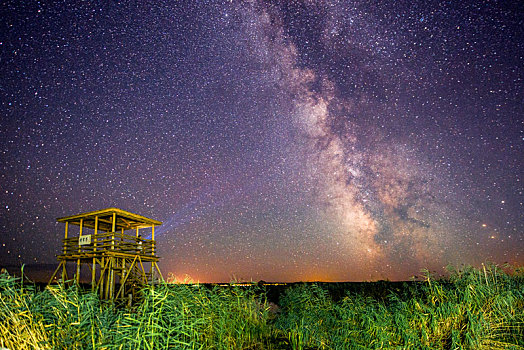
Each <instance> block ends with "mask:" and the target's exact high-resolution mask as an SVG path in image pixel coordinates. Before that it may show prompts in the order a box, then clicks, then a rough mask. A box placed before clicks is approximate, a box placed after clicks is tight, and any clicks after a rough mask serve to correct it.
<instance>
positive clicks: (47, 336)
mask: <svg viewBox="0 0 524 350" xmlns="http://www.w3.org/2000/svg"><path fill="white" fill-rule="evenodd" d="M451 270H452V271H451V275H450V277H449V278H448V279H445V280H436V279H434V278H432V277H431V276H429V274H426V276H425V281H421V282H419V283H411V284H406V287H405V288H404V289H401V290H396V291H390V292H388V293H386V294H385V297H384V298H371V297H370V296H368V295H364V294H363V293H346V294H345V296H344V297H342V298H337V300H336V301H334V299H333V298H332V296H331V295H332V294H333V293H332V291H331V292H328V288H325V287H323V286H322V285H318V284H303V285H301V284H298V285H293V286H290V287H289V288H287V289H285V290H284V292H283V294H282V295H281V296H280V298H279V302H278V303H279V308H278V310H275V307H274V306H273V305H271V304H270V303H269V302H268V300H267V294H266V291H265V290H264V288H263V287H260V286H258V285H255V284H254V285H253V286H249V287H234V286H232V287H218V286H215V287H212V288H210V287H208V286H201V285H200V286H195V285H183V284H178V285H168V284H163V285H158V286H155V287H148V288H146V289H144V290H143V291H142V299H141V301H140V302H139V303H137V304H136V305H134V306H133V308H131V309H129V308H126V307H118V306H114V305H112V304H110V303H108V302H101V301H100V300H99V299H98V297H97V296H96V295H95V294H92V293H90V292H82V291H80V290H79V288H78V287H75V286H73V287H67V288H66V287H64V286H61V285H58V286H52V287H48V288H46V289H45V290H43V291H40V290H38V288H36V287H35V286H34V285H32V284H27V283H23V281H22V280H21V279H17V278H14V277H11V276H8V275H7V274H3V275H0V347H4V348H8V349H12V350H14V349H17V350H18V349H524V272H523V270H522V269H517V268H513V269H512V271H511V272H510V273H506V272H503V271H502V270H501V269H499V268H497V267H495V266H488V267H485V268H481V269H473V268H470V267H468V268H465V269H463V270H461V271H457V270H453V269H451ZM510 270H511V268H510Z"/></svg>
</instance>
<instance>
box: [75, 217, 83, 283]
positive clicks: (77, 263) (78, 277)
mask: <svg viewBox="0 0 524 350" xmlns="http://www.w3.org/2000/svg"><path fill="white" fill-rule="evenodd" d="M83 225H84V219H80V234H79V236H78V240H79V242H78V254H80V238H81V237H82V228H83ZM76 283H77V284H78V283H80V258H78V259H77V260H76Z"/></svg>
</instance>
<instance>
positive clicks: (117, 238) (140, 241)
mask: <svg viewBox="0 0 524 350" xmlns="http://www.w3.org/2000/svg"><path fill="white" fill-rule="evenodd" d="M86 236H87V235H86ZM90 236H91V243H89V244H83V245H80V244H79V238H80V237H78V236H77V237H71V238H65V239H63V250H62V251H63V255H75V254H81V253H103V252H109V251H112V252H114V251H117V252H121V253H128V254H139V255H144V256H154V248H155V242H154V241H153V240H151V239H145V238H141V237H136V236H131V235H127V234H123V233H119V232H104V233H97V234H91V235H90Z"/></svg>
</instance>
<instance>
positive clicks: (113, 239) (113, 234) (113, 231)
mask: <svg viewBox="0 0 524 350" xmlns="http://www.w3.org/2000/svg"><path fill="white" fill-rule="evenodd" d="M115 230H116V213H113V225H112V231H111V249H115Z"/></svg>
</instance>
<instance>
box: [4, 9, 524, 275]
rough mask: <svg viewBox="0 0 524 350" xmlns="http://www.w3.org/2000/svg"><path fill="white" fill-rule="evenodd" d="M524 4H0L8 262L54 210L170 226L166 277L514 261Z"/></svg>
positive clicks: (41, 258) (519, 235) (41, 244)
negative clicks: (110, 213) (118, 213)
mask: <svg viewBox="0 0 524 350" xmlns="http://www.w3.org/2000/svg"><path fill="white" fill-rule="evenodd" d="M523 13H524V11H523V8H522V6H520V5H516V4H505V3H501V2H480V1H479V2H475V1H466V2H461V3H455V4H453V3H451V4H450V3H442V2H438V1H434V2H424V4H423V6H422V5H420V6H419V5H417V4H414V3H412V2H402V1H397V2H394V3H386V2H384V3H380V4H372V3H369V2H365V1H362V2H358V1H357V2H355V1H352V2H344V1H336V2H335V1H328V2H324V1H322V2H320V1H319V2H317V1H304V2H299V1H293V2H288V1H282V2H272V3H269V2H257V1H254V2H251V1H249V2H236V1H233V2H229V1H228V2H211V3H207V4H205V5H204V4H195V3H194V2H192V1H188V2H173V3H170V2H167V1H166V2H162V1H158V2H157V1H155V2H151V3H149V4H146V3H140V4H132V3H127V2H123V3H116V4H101V3H96V2H91V1H86V2H78V3H71V4H67V5H65V4H60V5H59V4H47V5H46V4H36V3H35V4H20V3H18V2H7V3H4V4H3V5H2V17H3V18H5V19H6V20H5V23H4V24H3V26H2V30H1V39H0V40H1V43H0V47H1V48H2V51H1V62H2V65H1V67H0V72H1V76H2V83H1V91H0V96H1V104H2V111H3V117H2V119H1V122H0V123H1V125H0V127H1V130H0V136H1V138H0V146H1V152H2V175H1V179H0V181H1V182H0V184H1V188H2V193H1V194H0V196H1V197H0V198H1V200H2V211H1V214H0V224H1V225H2V230H1V232H0V243H1V245H0V256H1V258H0V259H1V260H0V263H2V264H6V265H16V264H20V263H26V264H33V265H35V264H52V263H54V261H55V257H54V256H55V254H57V253H58V252H59V249H60V240H61V238H62V229H63V228H62V227H61V226H60V225H59V224H57V223H55V218H56V217H61V216H66V215H72V214H76V213H80V212H85V211H91V210H97V209H102V208H105V207H119V208H122V209H124V210H129V211H131V212H136V213H139V214H142V215H145V216H148V217H151V218H154V219H158V220H161V221H163V222H164V225H163V226H162V227H160V228H159V229H158V231H157V242H158V246H159V255H160V256H161V257H162V260H161V263H160V266H161V268H162V269H163V271H164V274H166V275H167V274H168V273H171V274H173V275H174V276H176V277H179V278H183V277H184V276H185V275H189V276H191V277H192V278H193V279H197V280H201V281H228V280H231V279H248V280H249V279H252V280H260V279H263V280H279V281H298V280H327V281H345V280H373V279H385V278H389V279H407V278H409V277H410V276H412V275H415V274H418V273H419V272H420V271H421V269H423V268H428V269H431V270H436V271H438V272H442V271H443V267H444V266H446V265H447V264H454V265H460V264H474V265H477V264H480V263H482V262H485V261H493V262H495V263H498V264H502V263H504V262H510V263H517V264H522V263H523V262H524V261H523V259H524V258H523V256H522V253H521V251H522V250H523V248H524V242H523V239H524V216H523V212H524V210H523V188H522V183H521V176H522V173H523V167H522V165H523V162H522V159H524V154H523V150H522V146H523V142H524V122H523V119H524V118H523V116H524V109H523V106H524V91H523V85H522V79H523V71H524V69H523V67H524V65H523V63H524V62H523V61H524V50H523V45H522V42H524V40H523V39H524V32H523V31H524V30H523V29H522V28H524V23H523V22H524V16H523Z"/></svg>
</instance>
